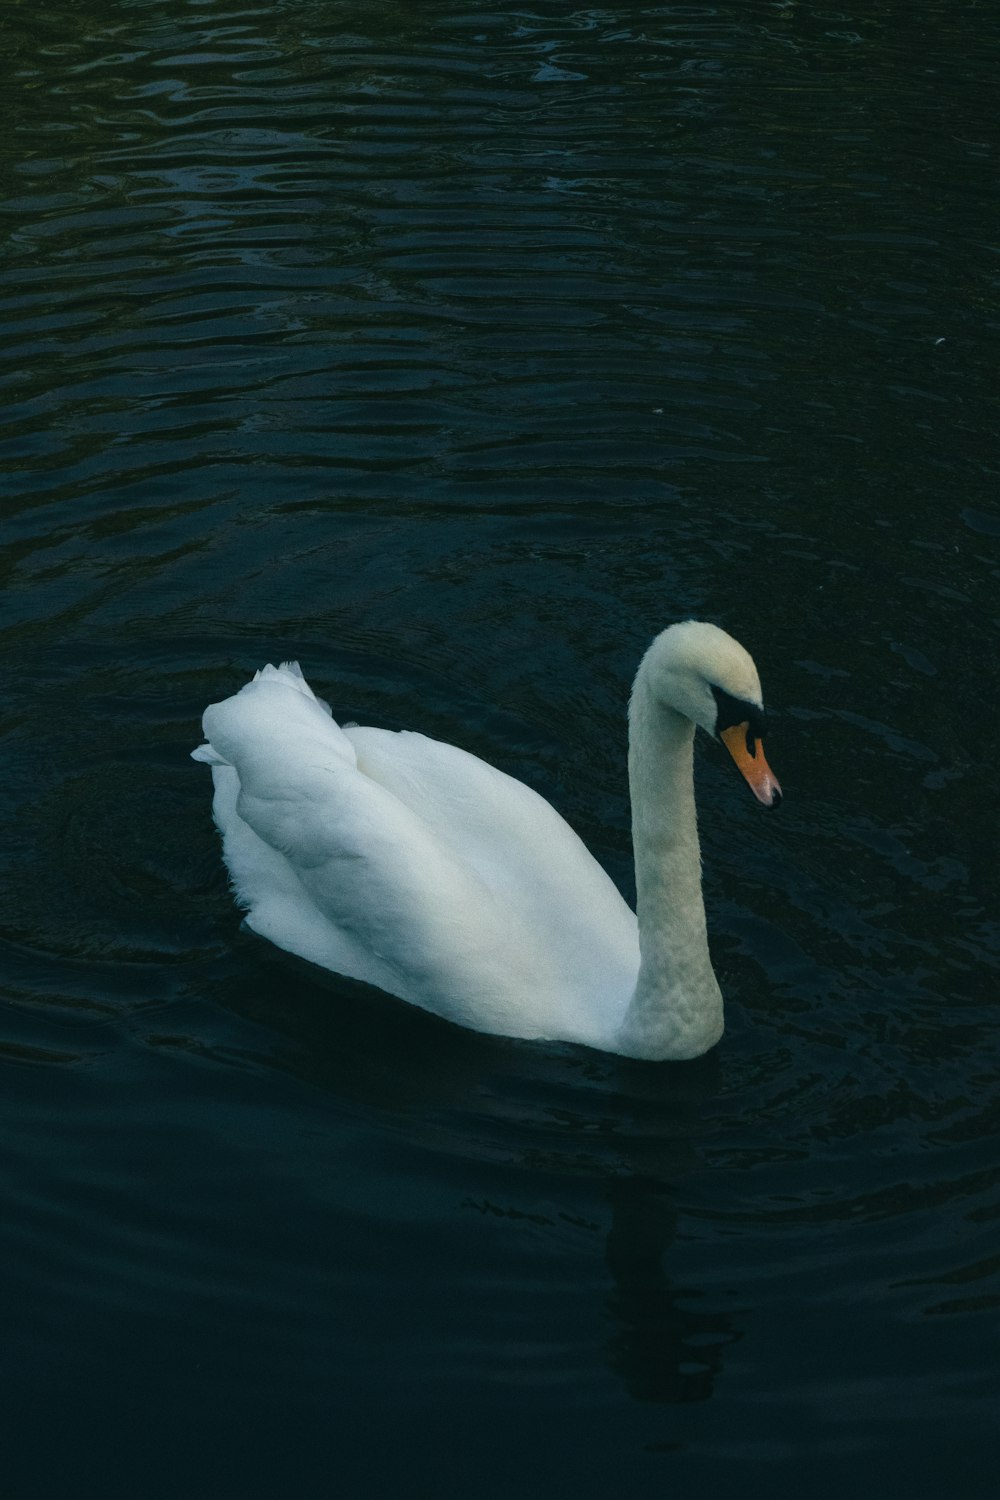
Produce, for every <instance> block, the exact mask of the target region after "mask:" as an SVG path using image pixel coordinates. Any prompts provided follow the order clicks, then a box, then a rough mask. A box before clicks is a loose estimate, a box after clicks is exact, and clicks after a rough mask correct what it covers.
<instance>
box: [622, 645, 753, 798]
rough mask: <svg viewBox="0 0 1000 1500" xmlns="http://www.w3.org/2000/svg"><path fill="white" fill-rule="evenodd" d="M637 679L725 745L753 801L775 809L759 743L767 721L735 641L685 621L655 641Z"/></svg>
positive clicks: (749, 662)
mask: <svg viewBox="0 0 1000 1500" xmlns="http://www.w3.org/2000/svg"><path fill="white" fill-rule="evenodd" d="M639 676H640V678H644V679H645V680H646V682H647V683H648V685H649V688H650V690H651V692H652V694H653V697H654V698H655V699H657V700H658V701H659V702H660V703H662V704H664V705H665V706H666V707H667V708H672V709H674V710H675V712H677V713H679V714H683V716H684V717H685V718H686V719H690V720H691V722H692V724H697V725H700V726H701V728H702V729H704V730H705V732H706V734H709V735H711V736H712V738H713V739H717V740H719V741H720V742H721V743H722V744H723V745H725V747H726V749H727V750H728V751H729V753H730V755H731V756H732V758H733V760H734V761H735V763H736V766H737V768H738V769H739V771H740V773H741V775H742V776H743V777H744V778H745V780H746V781H747V782H748V784H749V786H750V788H751V790H752V791H753V794H754V796H755V797H756V798H757V800H758V802H762V803H763V804H764V806H765V807H777V805H778V803H779V802H780V801H781V787H780V786H779V785H778V780H777V777H776V776H775V775H774V772H773V771H772V770H771V768H770V766H769V765H768V763H767V761H766V760H765V758H764V747H763V744H762V738H763V735H764V731H765V729H766V719H765V715H764V698H763V694H762V692H761V686H760V678H759V677H758V675H757V668H756V667H755V666H754V662H753V657H752V656H751V655H750V653H749V651H747V650H746V648H745V647H744V646H741V645H740V643H739V641H736V640H734V639H733V637H732V636H731V635H727V633H726V632H725V631H724V630H720V628H719V627H718V625H709V624H708V623H707V622H705V621H703V620H684V621H682V622H681V623H680V624H678V625H671V626H669V628H668V629H666V630H664V631H662V632H661V633H660V634H659V635H658V636H657V637H656V639H655V640H654V641H653V643H652V645H651V646H650V648H649V650H648V651H647V652H646V655H645V656H644V657H643V660H642V664H641V666H640V668H639ZM638 680H639V679H637V682H638Z"/></svg>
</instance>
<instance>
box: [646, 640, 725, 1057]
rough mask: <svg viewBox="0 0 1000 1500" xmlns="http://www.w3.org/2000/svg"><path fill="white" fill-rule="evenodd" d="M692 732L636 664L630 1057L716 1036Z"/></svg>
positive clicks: (697, 1045)
mask: <svg viewBox="0 0 1000 1500" xmlns="http://www.w3.org/2000/svg"><path fill="white" fill-rule="evenodd" d="M694 734H695V731H694V725H693V724H692V723H691V721H690V719H687V718H685V716H684V715H683V714H680V713H678V712H677V711H676V710H674V709H672V708H670V707H669V706H668V705H666V704H665V703H663V702H662V701H661V700H660V699H659V698H657V697H656V696H655V695H654V694H653V692H652V691H651V689H650V687H649V684H648V683H647V682H646V680H645V677H644V673H643V669H642V668H641V667H640V670H639V676H638V677H637V678H636V683H635V688H634V690H633V694H632V701H631V704H630V706H629V790H630V793H631V798H632V843H633V849H634V854H635V879H636V914H637V917H638V924H639V953H640V964H639V976H638V979H637V981H636V986H635V991H634V993H633V995H632V999H631V1001H630V1003H629V1006H628V1010H627V1012H626V1015H625V1020H624V1023H623V1026H622V1043H623V1045H622V1051H624V1052H626V1053H628V1054H629V1055H631V1056H636V1057H650V1058H684V1057H698V1056H700V1055H701V1053H703V1052H706V1051H707V1050H708V1048H709V1047H711V1046H712V1045H713V1044H714V1043H715V1042H717V1041H718V1039H719V1037H720V1036H721V1035H722V1026H723V1021H722V996H721V994H720V991H719V986H718V983H717V981H716V978H715V974H714V972H713V970H712V963H711V959H710V957H709V951H708V935H707V931H706V923H705V904H704V901H703V898H702V891H701V851H700V848H699V843H698V821H697V813H696V809H695V798H694Z"/></svg>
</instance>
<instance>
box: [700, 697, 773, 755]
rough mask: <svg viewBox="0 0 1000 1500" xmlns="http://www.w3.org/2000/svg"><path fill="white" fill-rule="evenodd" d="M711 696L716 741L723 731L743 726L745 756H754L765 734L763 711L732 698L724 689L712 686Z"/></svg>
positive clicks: (765, 718)
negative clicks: (744, 727) (739, 725)
mask: <svg viewBox="0 0 1000 1500" xmlns="http://www.w3.org/2000/svg"><path fill="white" fill-rule="evenodd" d="M712 695H713V697H714V698H715V706H716V718H715V737H716V739H717V740H721V738H722V736H723V733H724V732H725V730H727V729H732V728H733V727H734V726H735V725H737V724H745V725H746V741H747V754H748V755H754V754H755V753H756V749H757V741H758V740H761V739H763V738H764V735H765V734H766V733H767V716H766V714H765V713H764V711H763V709H760V708H758V707H757V705H756V704H755V703H747V702H746V700H745V699H742V698H734V697H733V695H732V693H727V692H726V690H725V688H720V687H715V685H714V684H713V685H712Z"/></svg>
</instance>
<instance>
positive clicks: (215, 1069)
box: [0, 0, 1000, 1500]
mask: <svg viewBox="0 0 1000 1500" xmlns="http://www.w3.org/2000/svg"><path fill="white" fill-rule="evenodd" d="M998 32H1000V25H998V21H997V16H996V12H995V10H994V9H993V8H991V7H982V6H976V5H973V4H944V3H939V4H930V5H926V6H921V7H919V8H917V9H913V8H901V7H899V6H897V5H893V4H891V3H889V0H866V3H865V4H864V5H863V6H862V5H860V4H857V3H853V4H849V5H848V7H847V8H846V9H845V8H844V6H843V5H837V6H835V7H833V8H831V7H828V6H825V5H823V4H820V3H811V0H810V3H792V0H787V3H763V0H749V3H743V4H739V5H737V4H722V5H705V6H672V5H649V4H625V5H621V6H617V7H614V8H613V9H609V8H579V9H577V8H574V7H572V6H564V5H555V4H550V3H535V4H533V5H530V6H527V7H520V6H518V7H506V8H505V7H502V6H500V7H497V6H495V5H485V4H483V5H480V4H468V3H467V4H466V5H465V8H464V9H463V8H462V7H461V6H459V7H458V8H455V7H454V6H447V5H443V4H440V3H437V0H429V3H425V4H421V5H419V6H408V5H398V4H380V5H374V4H367V3H360V0H356V3H319V0H272V3H269V4H266V5H264V4H257V3H254V0H247V3H245V4H242V5H240V4H236V3H233V0H214V3H213V0H207V3H193V0H192V3H185V0H94V3H92V4H88V5H87V6H86V7H83V8H81V7H79V6H76V5H70V4H68V3H66V0H62V3H57V4H55V5H50V6H46V7H39V6H31V5H28V4H23V3H13V0H12V3H9V4H8V6H7V7H6V8H5V10H4V13H3V15H2V17H0V43H2V54H3V56H4V58H5V68H6V72H7V81H6V82H5V85H4V91H3V98H4V101H5V102H4V115H5V129H4V131H3V134H2V137H0V140H2V144H0V192H2V197H3V202H2V210H0V211H2V225H0V232H2V236H3V239H2V245H3V248H2V276H3V303H2V309H0V321H2V332H3V338H2V343H0V382H2V386H3V392H4V401H5V413H4V416H5V426H4V429H3V433H2V437H0V465H2V469H0V489H2V495H3V501H2V517H3V522H2V540H0V569H2V581H3V585H4V602H5V606H6V607H5V611H4V623H3V630H4V642H3V644H4V657H5V661H6V664H7V668H8V671H7V674H6V687H5V688H4V701H3V719H2V724H3V734H4V749H5V757H4V778H3V804H4V811H5V813H6V819H5V833H4V839H3V844H2V858H0V871H2V883H3V907H2V910H3V919H2V928H0V943H2V955H3V982H4V991H3V994H4V999H3V1003H2V1009H0V1071H2V1075H3V1082H2V1089H0V1100H2V1104H0V1110H2V1115H3V1133H4V1139H5V1141H6V1147H7V1149H6V1151H5V1153H4V1177H5V1183H4V1194H5V1213H4V1233H3V1239H2V1249H0V1256H2V1269H3V1273H4V1280H5V1282H6V1284H7V1286H8V1288H9V1296H10V1307H9V1310H8V1313H7V1316H6V1319H5V1324H6V1338H5V1345H6V1357H5V1360H4V1364H5V1367H6V1373H7V1375H8V1377H9V1379H8V1389H7V1392H6V1394H5V1397H4V1402H3V1411H4V1418H5V1423H6V1424H7V1428H8V1430H7V1434H6V1437H5V1442H4V1452H5V1461H4V1466H5V1471H6V1474H7V1475H8V1481H7V1482H8V1484H10V1485H11V1486H12V1491H13V1492H16V1493H17V1494H19V1495H21V1494H23V1495H29V1494H30V1495H33V1496H34V1495H49V1494H52V1495H55V1494H60V1495H61V1494H66V1493H73V1494H86V1495H89V1494H94V1495H98V1494H100V1495H101V1496H102V1497H108V1496H111V1497H118V1496H121V1497H125V1496H129V1497H132V1496H135V1495H137V1494H141V1495H143V1496H144V1497H153V1500H157V1497H160V1496H163V1497H165V1500H167V1497H169V1500H173V1497H175V1496H177V1495H180V1494H185V1495H188V1494H190V1495H194V1496H201V1495H205V1496H212V1497H218V1496H228V1495H233V1496H235V1495H240V1496H247V1495H261V1496H264V1495H268V1496H270V1495H293V1494H294V1495H300V1496H313V1495H316V1496H320V1495H324V1496H325V1495H327V1494H330V1493H341V1494H347V1495H358V1496H361V1495H365V1496H368V1495H379V1494H383V1493H385V1494H389V1493H393V1494H395V1493H400V1494H408V1495H427V1496H431V1495H433V1496H435V1497H451V1496H454V1497H456V1500H457V1497H465V1496H467V1495H469V1494H476V1495H479V1496H483V1497H486V1496H497V1497H499V1496H507V1495H509V1494H511V1493H512V1492H514V1491H515V1490H517V1491H519V1492H521V1493H527V1494H529V1495H530V1494H535V1493H542V1492H543V1491H545V1492H548V1491H554V1492H556V1493H559V1494H562V1493H570V1492H575V1493H577V1494H579V1495H586V1496H590V1495H598V1494H605V1493H608V1492H610V1491H615V1490H620V1489H621V1488H622V1484H623V1482H624V1483H625V1485H626V1487H627V1488H628V1489H629V1491H630V1493H636V1494H646V1493H649V1494H653V1493H656V1494H660V1493H662V1492H664V1487H667V1488H669V1487H672V1486H677V1485H682V1486H683V1485H698V1486H699V1487H700V1488H701V1489H702V1490H707V1491H708V1493H709V1494H722V1493H723V1492H726V1493H730V1492H733V1491H734V1490H736V1489H737V1488H738V1489H739V1491H740V1493H741V1494H743V1495H757V1494H760V1495H765V1494H766V1495H771V1494H774V1493H784V1492H786V1491H787V1490H789V1489H790V1488H791V1487H792V1486H793V1485H794V1487H795V1489H796V1490H802V1489H804V1490H806V1491H808V1493H809V1494H811V1495H815V1496H820V1497H823V1496H831V1497H833V1496H836V1497H838V1500H839V1497H840V1496H842V1494H843V1493H844V1489H845V1486H850V1489H851V1491H852V1492H853V1493H860V1494H862V1495H871V1496H873V1497H875V1496H879V1497H881V1496H882V1495H884V1494H885V1493H886V1491H887V1489H889V1488H890V1487H891V1488H892V1489H893V1490H895V1489H897V1488H902V1487H903V1486H906V1487H907V1489H908V1492H909V1493H910V1494H911V1495H914V1496H927V1497H928V1500H930V1497H934V1500H937V1497H938V1496H940V1495H941V1494H942V1493H951V1494H955V1495H961V1496H962V1497H963V1500H964V1497H977V1496H979V1495H986V1494H992V1493H994V1487H995V1457H996V1453H995V1436H994V1434H995V1421H996V1411H995V1389H996V1376H995V1370H996V1338H997V1310H998V1305H1000V1281H998V1267H1000V1237H998V1221H1000V1172H998V1167H997V1152H996V1145H997V1132H998V1128H1000V1047H998V1040H997V1012H996V999H997V972H998V928H997V924H996V919H995V889H996V876H997V868H996V847H997V842H996V835H997V830H996V826H995V819H994V816H993V808H994V807H995V779H996V778H995V768H994V765H993V758H994V745H995V736H996V727H995V725H996V708H995V700H996V659H997V628H998V623H1000V622H998V617H997V612H996V586H997V579H998V557H997V537H998V534H1000V513H998V509H997V506H996V498H995V496H996V488H995V486H996V476H995V470H996V459H995V447H994V443H993V436H994V432H995V410H994V405H995V401H994V398H995V387H996V379H995V373H996V368H997V356H998V333H997V323H996V318H995V305H996V304H995V291H996V265H997V260H996V254H997V217H996V205H997V192H996V130H995V98H994V96H993V89H994V80H995V75H996V66H997V63H998V60H1000V58H998V52H1000V48H998ZM691 614H695V615H700V616H703V617H707V618H710V619H714V620H717V621H718V622H719V623H721V624H723V625H724V626H726V627H727V628H728V629H730V630H731V631H733V632H734V633H735V634H737V635H738V636H739V637H740V639H742V640H743V641H744V642H745V643H746V644H747V645H748V646H749V647H750V649H751V650H752V651H753V652H754V654H755V656H756V658H757V660H758V663H759V665H760V667H761V671H762V675H763V678H764V683H765V689H766V693H767V697H768V700H769V707H770V708H771V710H772V712H773V714H774V716H775V719H776V728H775V733H774V735H773V737H772V741H771V743H770V745H769V754H770V759H771V762H772V764H773V765H774V767H775V770H776V771H777V773H778V775H779V776H780V777H781V779H782V782H783V784H784V787H785V791H786V802H785V804H784V806H783V807H782V809H781V811H780V813H779V814H775V815H773V816H768V815H767V814H765V813H763V812H762V810H761V809H759V808H758V807H757V806H756V805H755V804H754V803H753V801H752V799H751V798H750V797H749V796H748V794H747V793H746V789H745V788H744V787H743V786H742V784H740V783H739V782H738V779H737V778H735V777H734V776H733V775H732V773H731V768H730V767H728V765H727V764H725V763H724V761H725V757H724V756H721V754H720V753H718V752H717V748H715V747H712V746H708V745H705V746H702V747H701V750H702V753H701V755H700V758H699V765H698V782H699V795H700V801H701V808H702V828H703V852H704V861H705V881H706V897H707V905H708V913H709V923H710V930H711V937H712V944H713V954H714V957H715V961H716V967H717V969H718V972H719V975H720V980H721V982H722V985H723V989H724V991H725V993H726V996H727V1025H728V1029H727V1035H726V1038H725V1040H724V1042H723V1044H722V1045H721V1046H720V1047H719V1048H718V1049H717V1050H716V1051H715V1052H714V1053H713V1054H712V1055H711V1056H709V1057H708V1058H706V1059H704V1060H702V1061H701V1062H699V1063H696V1064H690V1065H661V1066H651V1065H643V1064H637V1063H628V1062H624V1061H622V1060H619V1059H615V1058H611V1057H606V1056H602V1055H599V1054H595V1053H591V1052H587V1051H585V1050H583V1049H574V1048H570V1047H559V1046H539V1045H534V1044H523V1043H513V1042H507V1041H502V1040H498V1039H490V1038H484V1037H480V1036H475V1035H472V1034H468V1033H465V1032H462V1031H459V1030H456V1029H453V1028H450V1027H447V1026H445V1025H443V1024H440V1023H436V1022H435V1021H433V1020H432V1019H430V1018H428V1017H426V1016H423V1015H420V1014H417V1013H414V1012H412V1011H409V1010H408V1009H407V1008H406V1007H404V1006H402V1005H401V1004H399V1003H396V1002H393V1001H390V1000H388V999H386V998H384V997H379V996H377V995H373V994H372V993H371V992H369V991H367V990H364V989H362V988H361V987H359V986H353V985H351V984H349V983H347V982H345V981H342V980H339V979H337V978H336V977H334V976H326V975H322V974H317V973H316V972H315V971H313V970H311V969H309V968H308V967H307V966H305V965H301V964H297V963H295V962H293V961H290V960H287V959H286V958H284V957H283V956H282V955H279V954H277V953H275V952H274V951H273V950H270V949H268V948H266V947H265V946H264V945H263V944H261V943H258V942H256V941H255V940H253V939H252V938H249V937H248V936H246V935H245V934H242V933H241V932H240V930H239V916H238V913H237V912H236V911H235V910H234V908H233V906H232V903H231V901H230V898H229V895H228V892H227V886H226V879H225V874H224V871H223V870H222V867H221V863H220V859H219V851H218V848H217V843H216V840H215V837H214V834H213V830H212V828H211V823H210V817H209V791H208V784H207V783H208V778H207V773H206V772H205V771H204V768H203V767H199V766H196V765H193V764H192V763H191V762H190V761H189V760H188V758H187V756H188V751H189V750H190V748H191V747H192V746H193V745H194V744H196V743H197V740H198V734H199V730H198V722H199V718H200V714H201V711H202V708H203V707H204V705H205V704H206V703H208V702H210V701H212V700H213V699H217V698H219V697H222V696H224V695H226V694H228V693H230V692H232V691H233V690H234V689H235V688H236V687H238V686H239V684H240V683H241V682H242V681H243V680H245V678H246V677H247V676H248V675H249V674H250V673H251V672H252V671H253V669H254V668H256V667H257V666H258V665H260V664H261V663H262V662H263V661H266V660H269V659H281V658H285V657H288V656H297V657H299V658H300V659H301V661H302V663H303V666H304V668H305V669H306V671H307V673H308V674H309V676H310V678H311V679H312V680H313V681H314V683H315V685H316V687H317V689H318V690H319V691H320V692H322V694H323V695H324V696H325V697H327V698H328V699H329V700H330V702H331V703H332V704H333V705H334V707H335V710H336V711H337V712H338V714H340V715H342V716H343V717H345V718H348V719H358V720H361V721H363V722H372V723H377V724H383V725H386V726H389V727H392V728H396V727H403V726H409V727H413V728H418V729H421V730H423V731H425V732H426V733H429V734H432V735H436V736H439V737H441V738H444V739H448V740H453V741H456V742H458V743H460V744H462V745H464V746H465V747H466V748H468V749H470V750H472V751H475V752H476V753H478V754H480V755H483V756H485V757H486V758H487V759H489V760H491V761H493V762H494V763H496V764H498V765H500V766H502V767H503V768H504V769H505V770H508V771H510V772H512V773H513V774H516V775H518V776H520V777H522V778H523V779H525V780H526V781H528V782H529V783H530V784H531V785H532V786H534V787H535V788H537V789H538V790H539V791H541V792H543V793H544V794H545V795H546V796H548V797H550V798H551V800H552V801H553V802H554V803H555V804H556V806H557V807H558V808H559V809H560V811H562V812H563V813H564V815H565V816H566V817H567V818H568V819H569V820H570V822H571V823H572V824H573V826H574V827H575V828H577V830H578V831H579V832H580V833H581V835H582V836H583V837H584V838H585V839H586V840H587V842H588V843H589V844H590V846H591V847H592V848H593V849H594V850H595V852H596V853H597V855H598V857H599V858H600V859H601V860H602V861H603V862H604V863H605V864H606V865H607V867H608V869H609V870H610V871H611V873H612V875H613V876H614V878H615V879H616V880H617V881H618V882H619V883H620V885H621V887H622V889H623V891H625V893H626V894H627V895H629V896H630V897H631V868H630V846H629V838H628V805H627V795H626V787H625V779H624V735H625V725H624V706H625V701H626V698H627V693H628V688H629V683H630V680H631V675H632V673H633V672H634V669H635V664H636V662H637V661H638V658H639V655H640V654H641V652H642V650H643V649H644V647H645V645H646V643H647V641H648V639H649V638H650V636H651V635H652V634H653V633H654V632H655V631H656V630H658V629H660V628H662V626H664V625H665V624H667V623H669V622H670V621H671V620H673V619H676V618H678V617H684V616H687V615H691Z"/></svg>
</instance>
